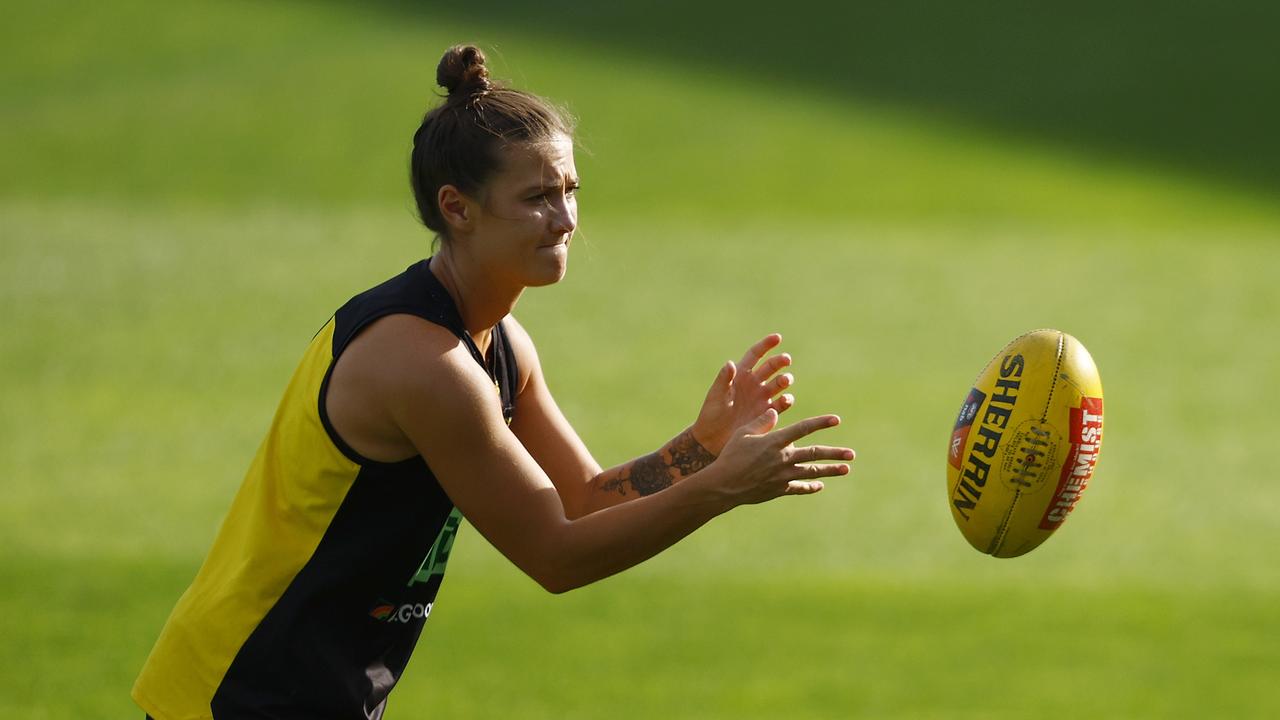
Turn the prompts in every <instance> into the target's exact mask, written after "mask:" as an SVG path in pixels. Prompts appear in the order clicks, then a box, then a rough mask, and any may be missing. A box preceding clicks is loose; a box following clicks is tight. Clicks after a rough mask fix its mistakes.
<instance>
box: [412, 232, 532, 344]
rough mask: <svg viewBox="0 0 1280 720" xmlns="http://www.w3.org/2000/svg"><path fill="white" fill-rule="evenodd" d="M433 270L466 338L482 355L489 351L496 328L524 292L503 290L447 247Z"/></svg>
mask: <svg viewBox="0 0 1280 720" xmlns="http://www.w3.org/2000/svg"><path fill="white" fill-rule="evenodd" d="M430 270H431V273H432V274H434V275H435V276H436V279H438V280H439V281H440V284H441V285H444V289H445V290H446V291H448V293H449V296H450V297H451V298H453V303H454V305H456V306H457V308H458V314H459V315H461V316H462V324H463V326H464V327H465V328H466V330H467V334H468V335H470V336H471V339H472V340H473V341H475V343H476V346H477V347H479V348H480V350H481V351H482V352H485V351H487V348H488V346H489V333H490V332H491V331H492V330H493V326H494V325H497V324H498V322H499V321H501V320H502V318H504V317H506V316H507V315H509V314H510V313H511V311H512V309H514V308H515V306H516V301H518V300H519V299H520V294H521V293H522V292H523V290H524V288H515V289H505V288H503V287H501V285H500V284H499V283H497V282H495V280H496V278H492V277H489V276H487V274H486V273H485V272H484V271H483V270H482V269H481V268H480V267H479V266H478V265H476V264H474V263H470V262H468V261H467V259H466V258H465V257H459V256H458V255H456V254H454V253H451V252H449V248H448V246H447V245H442V246H441V248H440V252H438V253H436V254H435V255H434V256H433V257H432V258H431V265H430Z"/></svg>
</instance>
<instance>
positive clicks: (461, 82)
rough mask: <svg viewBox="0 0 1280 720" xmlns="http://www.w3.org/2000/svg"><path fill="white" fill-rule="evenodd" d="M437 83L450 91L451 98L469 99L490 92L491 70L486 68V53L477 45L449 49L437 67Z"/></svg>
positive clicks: (457, 46)
mask: <svg viewBox="0 0 1280 720" xmlns="http://www.w3.org/2000/svg"><path fill="white" fill-rule="evenodd" d="M436 83H438V84H439V85H440V86H441V87H443V88H444V89H445V90H448V91H449V97H451V98H453V97H463V98H468V97H471V96H472V95H475V94H476V93H481V92H484V91H485V90H488V89H489V87H490V85H489V69H488V68H486V67H485V66H484V53H483V52H481V51H480V48H478V47H476V46H475V45H454V46H453V47H451V48H449V49H448V50H446V51H445V53H444V57H442V58H440V64H439V65H438V66H437V67H436Z"/></svg>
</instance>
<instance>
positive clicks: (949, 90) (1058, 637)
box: [0, 0, 1280, 719]
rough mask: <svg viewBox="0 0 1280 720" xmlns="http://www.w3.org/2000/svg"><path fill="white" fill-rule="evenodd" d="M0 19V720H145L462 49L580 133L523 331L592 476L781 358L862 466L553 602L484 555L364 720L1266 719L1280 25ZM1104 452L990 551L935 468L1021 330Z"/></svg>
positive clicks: (864, 10) (736, 13) (468, 537)
mask: <svg viewBox="0 0 1280 720" xmlns="http://www.w3.org/2000/svg"><path fill="white" fill-rule="evenodd" d="M5 15H6V21H5V22H4V23H3V25H0V57H3V62H2V63H0V163H2V165H3V168H4V172H2V173H0V317H3V319H4V323H5V328H4V332H3V334H2V335H0V371H2V372H0V395H2V396H3V403H2V404H0V487H2V488H3V501H0V637H2V638H3V642H0V663H2V664H3V668H4V669H3V670H2V671H0V716H3V717H24V718H32V719H38V718H96V717H108V716H112V717H121V716H124V717H128V716H130V714H131V713H132V714H135V715H137V714H139V711H137V710H136V709H135V708H134V707H133V706H132V704H131V702H130V700H129V698H128V692H129V688H130V686H131V684H132V682H133V678H134V676H135V675H136V673H137V670H138V669H139V668H140V666H141V664H142V661H143V659H144V658H145V657H146V654H147V652H148V651H149V650H150V647H151V645H152V643H153V642H154V639H155V637H156V635H157V634H158V632H159V629H160V627H161V625H162V624H163V622H164V619H165V617H166V616H167V614H168V612H169V610H170V608H171V607H172V605H173V603H174V601H175V600H176V599H177V597H178V595H179V594H180V593H181V592H182V590H183V589H184V588H185V587H186V585H187V583H188V582H189V581H190V580H191V578H192V577H193V576H194V574H195V571H196V569H197V568H198V566H199V564H200V562H201V560H202V559H203V556H204V553H205V550H206V549H207V548H208V545H209V543H210V541H211V539H212V537H213V534H214V532H215V530H216V528H217V525H218V523H219V521H220V520H221V518H222V515H223V513H224V512H225V511H226V508H227V506H228V504H229V502H230V498H231V496H232V495H233V494H234V492H235V490H236V488H237V487H238V485H239V483H240V480H241V478H242V476H243V473H244V471H245V469H246V468H247V467H248V464H249V461H250V459H251V458H252V455H253V453H254V451H255V449H256V447H257V444H258V442H259V441H260V439H261V437H262V435H263V433H264V431H265V429H266V427H267V425H268V423H269V421H270V418H271V415H272V413H273V412H274V409H275V405H276V402H277V400H278V398H279V397H280V395H281V393H282V392H283V389H284V385H285V382H286V380H287V379H288V377H289V375H290V374H291V372H292V369H293V367H294V364H295V363H296V362H297V360H298V358H299V356H300V354H301V352H302V349H303V348H304V347H305V345H306V343H307V342H308V341H309V340H310V338H311V336H312V334H313V333H314V332H315V330H316V329H317V328H319V327H320V326H321V325H322V324H323V323H324V322H325V320H326V319H327V318H328V317H329V315H330V314H331V313H332V312H333V310H334V309H336V308H337V307H338V306H339V305H340V304H341V303H342V302H344V301H345V300H346V299H347V298H348V297H350V296H351V295H353V294H355V293H356V292H359V291H361V290H363V289H365V288H366V287H369V286H371V285H373V284H375V283H377V282H379V281H380V280H382V279H384V278H386V277H389V276H391V275H393V274H395V273H397V272H399V271H400V270H401V269H403V268H404V267H405V266H407V265H409V264H410V263H411V262H413V261H415V260H417V259H419V258H421V257H424V256H426V255H427V254H429V252H430V236H429V234H428V233H427V231H425V230H424V229H422V228H421V227H420V226H419V225H418V224H417V223H416V221H415V219H414V214H413V203H412V198H411V195H410V192H409V188H408V182H407V162H408V161H407V158H408V151H409V148H410V144H411V138H412V134H413V131H414V130H415V129H416V127H417V125H418V122H419V121H420V119H421V116H422V114H423V113H424V112H425V110H426V109H427V108H428V107H430V106H431V105H432V104H433V103H435V102H437V101H438V94H437V91H438V89H437V88H435V87H434V72H435V64H436V62H437V61H438V59H439V57H440V55H441V53H442V52H443V51H444V50H445V49H446V48H447V47H448V46H449V45H451V44H454V43H457V42H464V41H467V42H476V43H479V44H480V45H481V46H482V47H484V48H485V49H486V51H488V53H489V58H490V64H491V66H492V69H493V71H494V74H495V75H497V76H499V77H502V78H505V79H507V80H509V81H510V82H511V83H512V84H514V85H515V86H517V87H521V88H524V89H527V90H531V91H534V92H537V93H540V94H544V95H546V96H548V97H550V98H552V99H554V100H556V101H558V102H560V103H562V104H563V105H565V106H566V107H567V108H569V109H570V111H571V112H572V113H573V114H574V115H575V116H577V117H578V119H579V128H580V132H579V137H578V140H579V150H578V159H577V162H578V169H579V171H580V173H581V175H582V178H583V191H582V195H581V197H580V201H581V208H582V210H581V211H582V219H581V228H580V231H579V235H578V239H577V240H576V241H575V246H574V252H573V260H572V263H571V268H570V273H569V277H568V278H567V279H566V281H565V282H564V283H562V284H561V285H559V286H556V287H554V288H548V289H543V290H536V291H530V292H529V293H527V294H526V296H525V298H524V300H523V301H522V303H521V306H520V309H519V315H520V318H521V321H522V322H523V323H524V324H525V326H526V327H528V328H529V329H530V332H531V333H532V334H533V336H534V338H535V340H536V341H537V342H538V344H539V350H540V354H541V356H542V359H543V363H544V366H545V367H546V371H547V374H548V376H549V382H550V383H551V385H552V388H553V390H554V391H555V393H556V395H557V397H558V399H559V401H560V403H561V405H562V406H563V408H564V409H565V411H566V414H567V415H568V416H569V418H570V419H571V420H572V421H573V422H574V424H575V426H576V427H577V428H578V430H579V432H580V433H581V434H582V435H583V436H584V438H585V439H586V440H587V442H588V444H589V445H590V446H591V447H592V449H593V451H594V453H595V455H596V457H597V458H598V459H599V460H600V461H601V462H602V463H604V464H605V465H611V464H615V463H618V462H621V461H623V460H626V459H628V458H630V457H633V456H635V455H638V454H641V453H644V452H648V451H650V450H652V449H653V448H654V447H656V446H658V445H659V444H661V443H662V442H663V441H665V440H666V439H668V438H670V437H671V436H672V435H674V434H675V433H676V432H678V431H679V430H681V429H683V428H684V427H686V426H687V425H688V424H689V423H690V422H691V421H692V420H693V417H694V415H695V413H696V411H697V408H698V405H699V403H700V401H701V398H702V394H703V393H704V391H705V389H706V386H707V385H708V383H709V382H710V381H711V379H712V377H713V375H714V373H715V371H716V370H717V369H718V367H719V365H720V363H722V362H723V361H724V360H726V359H729V358H736V357H737V356H738V355H739V354H740V353H741V351H742V349H743V348H745V347H746V346H747V345H748V344H750V343H751V342H753V341H754V340H756V339H758V338H759V337H760V336H762V335H763V334H765V333H767V332H770V331H779V332H781V333H783V335H784V338H785V341H784V348H785V349H786V350H787V351H789V352H791V353H792V354H793V355H794V357H795V374H796V376H797V385H796V388H795V392H796V395H797V399H798V406H797V409H796V410H795V411H794V412H795V413H796V414H797V416H798V415H800V414H801V413H803V414H813V413H819V412H838V413H840V414H842V415H843V417H844V419H845V423H844V424H843V425H842V426H841V427H840V428H838V429H837V430H835V431H832V432H831V433H830V434H829V435H828V438H827V439H828V440H829V441H831V442H832V443H838V444H847V445H850V446H852V447H855V448H857V449H858V452H859V459H858V461H857V463H856V467H855V471H854V473H853V474H852V475H851V476H850V477H849V478H847V479H842V480H839V481H836V482H831V483H829V484H828V489H827V491H825V492H824V493H822V494H820V495H818V496H815V497H811V498H802V499H789V501H779V502H775V503H771V504H767V505H764V506H760V507H751V508H745V509H742V510H739V511H735V512H733V513H731V514H729V515H727V516H724V517H722V518H719V519H717V520H715V521H714V522H712V523H711V524H710V525H708V526H707V527H706V528H704V529H703V530H701V531H700V532H698V533H696V534H695V535H694V536H692V537H691V538H689V539H688V540H686V541H684V542H682V543H681V544H679V545H678V546H676V547H675V548H673V549H671V550H670V551H668V552H666V553H664V554H663V555H661V556H659V557H657V558H655V559H654V560H652V561H650V562H648V563H646V564H644V565H642V566H640V567H638V568H636V569H634V570H632V571H630V572H627V573H624V574H622V575H620V576H618V577H615V578H611V579H609V580H606V581H603V582H600V583H598V584H596V585H593V586H590V587H588V588H584V589H582V590H578V591H575V592H573V593H570V594H568V595H565V596H550V595H547V594H546V593H544V592H543V591H541V590H540V589H539V588H538V587H537V586H536V585H535V584H534V583H533V582H532V581H530V580H528V579H527V578H525V577H523V576H522V575H521V574H520V573H519V572H518V571H517V570H515V568H513V567H512V566H510V565H509V564H508V563H507V562H506V561H505V560H503V559H502V558H501V557H500V556H498V555H497V553H496V552H495V551H493V550H492V548H490V547H489V546H488V545H487V544H486V543H485V542H484V540H483V538H481V537H480V536H479V535H478V534H477V533H475V532H474V530H470V529H466V530H464V531H463V534H462V535H461V536H460V538H459V543H458V546H457V549H456V550H455V557H454V561H453V562H452V563H451V564H450V571H449V580H448V582H446V583H445V585H444V588H443V590H442V591H441V595H440V598H439V600H438V603H437V607H436V613H435V614H434V616H433V617H432V619H431V622H430V623H428V625H427V629H426V631H425V632H424V635H423V638H422V641H421V643H420V645H419V649H418V651H417V653H416V654H415V656H414V659H413V661H412V663H411V664H410V667H409V669H408V672H407V673H406V677H405V679H404V680H403V681H402V682H401V684H400V686H399V687H398V688H397V690H396V692H395V693H394V694H393V696H392V700H391V703H390V712H389V714H388V716H389V717H392V718H394V717H419V716H428V715H430V716H438V717H456V718H491V717H517V718H595V717H601V716H610V717H616V718H650V717H656V716H662V717H671V718H846V717H894V718H917V717H972V718H978V717H981V718H1005V717H1007V718H1020V717H1027V716H1030V715H1032V714H1034V715H1036V716H1038V717H1063V718H1066V717H1086V716H1087V717H1204V716H1220V717H1259V718H1262V717H1275V716H1276V715H1277V714H1278V713H1280V689H1277V688H1278V687H1280V686H1277V684H1276V682H1275V680H1276V678H1277V675H1278V673H1280V649H1277V647H1278V645H1277V643H1276V640H1277V638H1280V620H1277V614H1276V612H1275V608H1276V607H1277V604H1278V602H1280V570H1278V568H1277V563H1276V560H1275V548H1276V547H1277V542H1278V541H1280V523H1278V521H1277V515H1278V514H1280V490H1277V486H1276V485H1275V483H1274V482H1273V481H1271V480H1268V478H1269V477H1270V471H1268V470H1267V469H1266V468H1267V467H1268V466H1269V463H1268V461H1266V457H1267V456H1266V454H1265V453H1266V452H1267V451H1268V450H1269V449H1272V448H1273V447H1274V446H1275V442H1276V438H1277V437H1278V436H1280V421H1278V420H1277V417H1276V411H1275V403H1276V400H1277V398H1278V397H1280V392H1278V391H1280V380H1278V379H1277V378H1278V375H1280V374H1278V373H1277V371H1276V368H1277V367H1280V336H1278V333H1277V330H1276V327H1277V315H1278V312H1277V311H1278V310H1280V289H1278V288H1277V283H1276V279H1277V274H1278V273H1277V271H1280V249H1278V247H1277V241H1278V240H1280V205H1278V203H1277V201H1278V200H1280V139H1278V138H1280V136H1278V135H1277V133H1276V132H1275V128H1276V127H1277V126H1280V84H1277V83H1276V82H1275V70H1276V67H1277V56H1276V51H1275V49H1274V43H1273V37H1272V36H1273V35H1274V29H1275V28H1276V27H1277V26H1280V9H1277V6H1276V5H1274V4H1272V3H1264V2H1257V1H1242V2H1227V3H1217V4H1212V5H1210V4H1183V3H1174V4H1163V5H1151V4H1147V3H1104V2H1079V3H1073V4H1071V5H1070V6H1066V5H1063V6H1060V7H1041V6H1036V5H1034V4H1026V3H1016V2H1012V1H1005V2H992V1H987V2H972V3H963V4H947V3H940V2H923V1H922V0H905V1H902V2H892V3H890V2H876V3H835V2H809V3H790V4H787V5H785V6H778V5H770V6H764V5H760V6H758V7H756V6H752V5H751V4H736V5H733V6H732V7H728V6H725V5H724V4H722V3H714V2H706V1H704V0H684V1H683V2H679V3H677V2H670V1H669V0H656V1H655V2H648V3H643V4H640V3H634V4H627V3H619V4H612V5H610V4H604V3H601V4H587V3H573V2H570V3H561V4H558V5H555V6H547V5H540V4H525V3H517V2H508V1H506V0H490V1H489V2H486V3H483V4H476V5H470V6H469V5H466V4H462V3H454V4H450V5H444V4H436V3H417V2H413V3H411V2H392V1H389V0H388V1H385V2H372V3H339V2H300V1H292V2H284V1H279V2H274V1H272V2H263V1H258V2H246V1H223V2H186V3H159V2H139V1H135V0H122V1H121V2H114V3H86V2H34V1H32V0H17V2H14V3H9V4H8V5H7V6H6V12H5ZM1036 327H1058V328H1061V329H1063V330H1066V331H1067V332H1070V333H1072V334H1074V335H1075V336H1076V337H1078V338H1080V339H1081V340H1082V341H1083V342H1084V344H1085V345H1086V346H1087V347H1088V348H1089V349H1090V351H1091V352H1092V354H1093V357H1094V359H1095V360H1096V362H1097V364H1098V366H1099V368H1100V370H1101V373H1102V378H1103V382H1104V385H1105V386H1106V403H1107V435H1106V443H1105V445H1104V449H1103V452H1102V456H1101V460H1100V463H1099V465H1098V470H1097V474H1096V475H1095V477H1094V480H1093V482H1092V484H1091V485H1090V488H1089V491H1088V493H1087V495H1086V497H1085V499H1084V501H1083V502H1082V503H1081V505H1080V506H1079V508H1078V509H1077V510H1076V512H1075V513H1074V514H1073V515H1072V517H1071V519H1070V521H1069V522H1068V523H1067V524H1066V525H1065V526H1064V527H1063V528H1062V529H1061V530H1060V531H1059V532H1058V533H1057V535H1055V536H1054V537H1053V538H1051V539H1050V540H1049V541H1048V542H1047V543H1046V544H1045V545H1043V546H1042V547H1041V548H1039V549H1037V550H1036V551H1035V552H1034V553H1032V554H1030V555H1028V556H1025V557H1022V558H1019V559H1015V560H1003V561H1002V560H995V559H992V558H988V557H985V556H983V555H980V554H979V553H977V552H975V551H973V550H972V549H971V548H970V547H969V546H968V544H967V543H966V542H965V541H964V540H963V538H962V537H961V536H960V534H959V532H958V531H957V530H956V529H955V527H954V524H953V522H952V520H951V518H950V513H949V511H948V506H947V500H946V489H945V473H944V466H943V463H944V452H945V446H946V443H947V440H948V439H949V436H950V430H951V426H952V424H953V422H954V415H955V412H956V410H957V409H958V408H959V406H960V403H961V401H962V400H963V398H964V396H965V394H966V392H967V391H968V388H969V384H970V382H971V381H972V379H973V377H974V376H975V375H976V374H977V372H978V371H979V370H980V369H981V367H982V366H983V365H984V364H985V363H986V361H987V360H988V358H989V357H990V356H991V355H992V354H993V353H994V352H995V351H996V350H997V349H998V348H1000V347H1001V346H1002V345H1003V344H1004V343H1005V342H1007V341H1008V340H1009V339H1011V338H1012V337H1014V336H1015V335H1017V334H1019V333H1021V332H1023V331H1025V330H1028V329H1031V328H1036Z"/></svg>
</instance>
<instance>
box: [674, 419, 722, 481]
mask: <svg viewBox="0 0 1280 720" xmlns="http://www.w3.org/2000/svg"><path fill="white" fill-rule="evenodd" d="M667 449H668V450H669V452H670V454H671V467H672V468H674V469H675V470H676V472H678V473H680V477H681V478H686V477H689V476H690V475H692V474H694V473H696V472H698V471H699V470H701V469H702V468H704V467H706V466H708V465H710V464H711V463H712V462H714V461H715V459H716V456H715V455H712V454H711V451H710V450H708V449H706V448H704V447H702V443H700V442H698V440H697V439H696V438H694V437H693V431H692V430H685V431H684V432H682V433H680V434H679V435H677V436H676V438H675V439H674V440H672V441H671V442H670V443H669V444H668V445H667Z"/></svg>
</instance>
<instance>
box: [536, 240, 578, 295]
mask: <svg viewBox="0 0 1280 720" xmlns="http://www.w3.org/2000/svg"><path fill="white" fill-rule="evenodd" d="M537 252H538V263H537V267H536V269H535V270H534V272H533V277H531V278H530V281H529V287H542V286H544V285H554V284H556V283H558V282H560V281H561V280H563V279H564V275H565V272H567V271H568V269H569V246H568V245H553V246H550V247H543V248H538V251H537Z"/></svg>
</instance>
